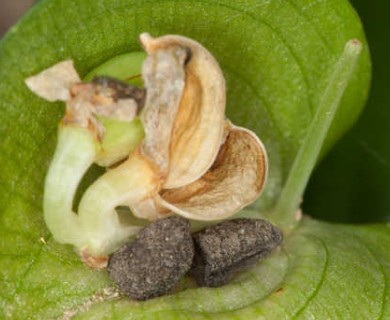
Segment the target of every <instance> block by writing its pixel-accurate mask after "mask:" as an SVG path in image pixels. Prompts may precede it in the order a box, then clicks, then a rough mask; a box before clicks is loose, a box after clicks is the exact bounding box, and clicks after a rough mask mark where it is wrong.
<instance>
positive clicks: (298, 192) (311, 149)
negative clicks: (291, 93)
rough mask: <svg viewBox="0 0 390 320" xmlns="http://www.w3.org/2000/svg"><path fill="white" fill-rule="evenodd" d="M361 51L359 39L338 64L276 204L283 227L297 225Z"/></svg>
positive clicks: (347, 47)
mask: <svg viewBox="0 0 390 320" xmlns="http://www.w3.org/2000/svg"><path fill="white" fill-rule="evenodd" d="M361 51H362V44H361V43H360V42H359V41H358V40H350V41H349V42H348V43H347V44H346V46H345V49H344V51H343V53H342V54H341V56H340V58H339V60H338V62H337V63H336V66H335V68H334V71H333V74H332V75H331V77H330V80H329V83H328V85H327V87H326V89H325V92H324V94H323V96H322V98H321V100H320V105H319V107H318V109H317V112H316V114H315V116H314V119H313V121H312V123H311V125H310V128H309V130H308V132H307V135H306V139H305V140H304V141H303V144H302V146H301V148H300V149H299V151H298V154H297V156H296V158H295V161H294V163H293V166H292V168H291V171H290V174H289V176H288V178H287V182H286V184H285V186H284V188H283V190H282V193H281V195H280V198H279V201H278V203H277V205H276V210H275V213H274V214H275V215H274V220H275V221H278V223H279V226H280V227H282V228H285V229H289V228H292V227H293V226H294V225H295V224H296V223H297V222H298V221H297V218H296V211H297V210H298V209H299V206H300V202H301V198H302V195H303V192H304V190H305V187H306V185H307V182H308V180H309V178H310V175H311V173H312V171H313V169H314V166H315V164H316V162H317V160H318V156H319V154H320V151H321V148H322V146H323V143H324V140H325V138H326V135H327V133H328V131H329V128H330V125H331V123H332V120H333V118H334V115H335V114H336V112H337V110H338V107H339V106H340V101H341V99H342V97H343V94H344V92H345V89H346V88H347V85H348V83H349V81H350V79H351V77H352V74H353V73H354V71H355V68H356V64H357V61H358V58H359V56H360V53H361Z"/></svg>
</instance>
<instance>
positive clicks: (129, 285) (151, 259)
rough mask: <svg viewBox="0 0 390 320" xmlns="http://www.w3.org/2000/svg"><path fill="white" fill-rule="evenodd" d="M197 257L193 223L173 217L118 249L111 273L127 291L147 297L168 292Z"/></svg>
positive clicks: (140, 297) (133, 294)
mask: <svg viewBox="0 0 390 320" xmlns="http://www.w3.org/2000/svg"><path fill="white" fill-rule="evenodd" d="M193 256H194V245H193V241H192V238H191V233H190V225H189V222H188V221H187V220H185V219H183V218H181V217H169V218H165V219H161V220H157V221H156V222H154V223H152V224H150V225H149V226H147V227H146V228H144V229H143V230H141V231H140V233H139V234H138V236H137V238H136V240H135V241H134V242H133V243H132V244H130V245H125V246H123V247H122V248H121V249H119V250H118V251H117V252H115V253H114V254H113V255H112V256H111V257H110V260H109V262H108V273H109V275H110V277H111V278H112V279H113V280H114V281H115V282H116V283H117V284H118V286H119V288H120V290H121V291H122V292H123V293H126V294H127V295H129V296H130V297H131V298H133V299H135V300H146V299H150V298H153V297H157V296H161V295H164V294H166V293H168V292H169V291H170V290H171V289H172V288H173V287H174V286H175V284H177V283H178V281H179V280H180V278H181V277H182V276H183V275H184V274H185V273H186V272H187V271H188V270H189V269H190V268H191V263H192V259H193Z"/></svg>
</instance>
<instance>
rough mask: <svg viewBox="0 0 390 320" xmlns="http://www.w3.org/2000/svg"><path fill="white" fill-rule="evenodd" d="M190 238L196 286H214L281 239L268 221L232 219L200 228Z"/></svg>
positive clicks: (268, 251)
mask: <svg viewBox="0 0 390 320" xmlns="http://www.w3.org/2000/svg"><path fill="white" fill-rule="evenodd" d="M193 238H194V244H195V257H194V262H193V265H192V269H191V273H192V275H193V276H194V278H195V280H196V282H197V283H198V285H200V286H207V287H218V286H221V285H224V284H226V283H228V282H229V281H230V280H231V278H232V276H233V275H234V274H235V273H236V272H237V271H239V270H241V269H243V268H247V267H249V266H251V265H253V264H255V263H257V262H258V261H259V260H260V259H262V258H264V257H265V256H267V255H268V254H269V253H270V252H271V250H272V249H273V248H275V247H276V246H277V245H279V244H280V243H281V242H282V240H283V235H282V233H281V231H280V230H279V229H277V228H276V227H275V226H273V225H272V224H271V223H269V222H268V221H265V220H261V219H235V220H230V221H225V222H222V223H220V224H217V225H215V226H212V227H210V228H207V229H205V230H203V231H200V232H198V233H197V234H195V235H194V237H193Z"/></svg>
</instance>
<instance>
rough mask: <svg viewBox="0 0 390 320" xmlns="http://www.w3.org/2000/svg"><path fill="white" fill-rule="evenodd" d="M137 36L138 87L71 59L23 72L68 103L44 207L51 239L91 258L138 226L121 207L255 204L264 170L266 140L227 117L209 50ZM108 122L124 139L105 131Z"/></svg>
mask: <svg viewBox="0 0 390 320" xmlns="http://www.w3.org/2000/svg"><path fill="white" fill-rule="evenodd" d="M140 43H141V45H142V46H143V48H144V49H145V51H146V53H147V58H146V60H145V62H144V64H143V69H142V78H143V81H144V88H138V87H134V86H130V85H128V84H126V83H122V82H120V81H118V80H115V79H111V78H98V79H95V80H93V81H92V82H86V83H84V82H82V81H81V80H80V77H79V75H78V74H77V72H76V71H75V69H74V66H73V63H72V61H64V62H61V63H59V64H57V65H54V66H53V67H51V68H49V69H48V70H45V71H43V72H42V73H40V74H38V75H36V76H33V77H31V78H28V79H27V80H26V83H27V85H28V87H29V88H30V89H31V90H32V91H33V92H34V93H36V94H37V95H39V96H41V97H42V98H44V99H46V100H48V101H55V100H60V101H65V102H66V111H65V116H64V118H63V120H62V122H61V125H60V129H59V138H58V146H57V150H56V154H55V156H54V159H53V161H52V164H51V167H50V170H49V173H48V176H47V178H46V186H45V198H44V215H45V221H46V223H47V225H48V227H49V229H50V231H51V232H52V234H53V236H54V238H55V239H56V240H57V241H59V242H61V243H70V244H73V245H74V246H76V248H77V249H78V251H79V252H80V255H81V257H82V259H83V260H84V262H85V263H86V264H88V265H90V266H93V267H104V266H105V264H106V263H107V255H108V254H110V253H112V252H113V251H115V250H117V249H118V248H119V247H120V246H121V245H122V244H123V243H125V242H126V241H127V239H128V238H129V237H130V236H132V235H135V234H137V233H138V232H139V227H137V226H134V225H131V224H130V225H129V224H124V223H123V222H122V221H121V219H119V217H118V214H117V212H116V208H117V207H118V206H127V207H129V208H130V209H131V211H132V213H133V214H134V215H135V216H137V217H139V218H142V219H147V220H151V221H153V220H158V219H161V218H165V217H167V216H169V215H173V214H177V215H180V216H183V217H186V218H188V219H194V220H200V221H213V220H221V219H225V218H228V217H230V216H232V215H234V214H235V213H236V212H238V211H239V210H240V209H241V208H243V207H244V206H246V205H248V204H250V203H252V202H253V201H254V200H255V199H256V198H257V197H258V196H259V195H260V193H261V191H262V190H263V188H264V185H265V181H266V177H267V156H266V151H265V148H264V146H263V144H262V143H261V142H260V140H259V139H258V137H257V136H256V135H255V134H254V133H253V132H251V131H250V130H248V129H245V128H241V127H237V126H235V125H234V124H233V123H232V122H230V121H229V120H228V119H226V117H225V103H226V101H225V100H226V88H225V80H224V77H223V74H222V71H221V69H220V67H219V65H218V63H217V62H216V60H215V59H214V57H213V56H212V55H211V54H210V52H209V51H208V50H206V49H205V48H204V47H203V46H201V45H200V44H199V43H197V42H195V41H194V40H191V39H188V38H185V37H182V36H177V35H167V36H162V37H159V38H153V37H151V36H150V35H149V34H146V33H145V34H141V36H140ZM108 122H109V123H110V126H108V125H106V123H108ZM118 127H120V128H121V129H120V130H122V131H120V130H119V129H118ZM122 127H123V128H122ZM140 128H141V130H140ZM113 130H116V131H115V132H116V135H115V136H120V137H121V139H122V140H123V137H126V139H125V140H126V141H125V142H123V141H122V140H121V139H119V138H118V139H112V138H110V139H109V137H112V136H113V134H112V131H113ZM118 130H119V132H120V133H121V134H117V133H118ZM119 141H121V142H119ZM93 163H98V164H100V165H102V166H105V167H107V169H108V170H107V172H106V173H104V174H103V175H102V176H100V177H99V178H98V179H97V180H96V181H95V182H94V183H93V184H92V185H91V186H89V188H88V189H87V190H86V191H85V193H84V194H83V196H82V199H81V201H80V204H79V206H78V210H77V212H74V211H73V209H72V208H73V198H74V194H75V191H76V189H77V187H78V185H79V183H80V181H81V179H82V177H83V175H84V174H85V172H86V170H87V169H88V168H89V167H90V166H91V165H92V164H93ZM54 190H56V191H54Z"/></svg>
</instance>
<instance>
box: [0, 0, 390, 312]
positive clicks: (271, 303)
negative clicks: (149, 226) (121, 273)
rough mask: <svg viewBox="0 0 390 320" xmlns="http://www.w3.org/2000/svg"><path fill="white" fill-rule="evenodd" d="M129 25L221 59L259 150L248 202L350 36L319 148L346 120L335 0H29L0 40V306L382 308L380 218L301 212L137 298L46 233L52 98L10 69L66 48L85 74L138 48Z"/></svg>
mask: <svg viewBox="0 0 390 320" xmlns="http://www.w3.org/2000/svg"><path fill="white" fill-rule="evenodd" d="M143 31H148V32H150V33H151V34H152V35H154V36H157V35H162V34H168V33H177V34H182V35H185V36H188V37H191V38H194V39H196V40H197V41H199V42H201V43H202V44H204V45H205V47H207V48H208V49H209V50H210V51H211V52H212V53H213V54H214V55H215V56H216V58H217V60H218V61H219V62H220V63H221V66H222V69H223V71H224V73H225V76H226V79H227V84H228V116H229V117H230V118H231V119H232V120H233V121H234V122H235V123H237V124H239V125H244V126H246V127H248V128H250V129H252V130H254V131H255V132H256V133H257V134H258V135H259V136H260V137H261V138H262V140H263V141H264V143H265V145H266V147H267V150H268V152H269V157H270V163H271V170H270V176H269V182H268V186H267V191H266V192H265V194H264V196H263V197H262V198H261V199H260V201H259V202H258V203H257V204H256V205H255V206H254V207H255V208H256V209H257V210H258V209H259V208H261V209H263V210H266V209H271V208H272V207H273V205H274V203H275V201H276V200H277V199H278V196H279V194H280V191H281V189H282V187H283V185H284V183H285V181H286V179H287V176H288V173H289V170H290V168H291V165H292V163H293V160H294V158H295V156H296V155H297V153H298V150H299V147H300V145H301V143H302V141H303V140H304V138H305V136H306V134H307V130H308V127H309V124H310V123H311V120H312V119H313V116H314V113H315V111H316V108H317V107H318V105H319V101H320V99H321V97H322V95H323V92H324V90H325V87H326V85H327V83H328V81H329V79H330V77H331V74H332V70H333V67H334V65H335V63H336V61H337V59H338V58H339V56H340V54H341V52H342V50H343V49H344V45H345V43H346V42H347V41H348V40H350V39H352V38H357V39H360V40H361V41H362V42H363V44H364V52H363V54H362V56H361V58H360V60H359V62H358V67H357V68H358V69H357V71H356V74H355V75H354V77H353V78H352V80H351V82H350V84H349V86H348V88H347V91H346V93H345V95H344V97H343V100H342V104H341V107H340V108H339V111H338V114H337V115H336V119H335V121H334V123H333V125H332V127H331V131H330V133H329V135H328V137H327V141H326V145H325V146H324V148H323V152H325V151H327V150H328V149H329V148H330V147H331V145H333V144H334V143H335V141H336V140H337V139H338V138H339V137H340V136H341V135H342V134H343V133H344V132H345V131H346V130H347V129H348V128H349V127H350V126H351V125H352V124H353V122H354V121H355V120H356V118H357V116H358V115H359V113H360V110H361V107H362V106H363V103H364V100H365V98H366V96H367V86H368V81H369V74H370V63H369V59H368V49H367V46H366V45H365V39H364V34H363V30H362V27H361V24H360V21H359V19H358V17H357V15H356V14H355V12H354V11H353V10H352V9H351V7H350V4H349V3H348V2H347V1H345V0H319V1H315V2H312V1H308V0H289V1H281V0H276V1H269V0H245V1H240V2H239V3H237V1H233V0H223V1H222V0H219V1H180V2H179V1H161V0H160V1H157V0H155V1H131V0H115V1H114V0H105V1H104V0H97V1H92V0H86V1H82V2H81V1H76V0H42V1H40V2H39V3H38V4H37V5H36V6H35V8H34V9H33V10H32V11H31V12H30V13H29V14H27V15H26V16H25V17H24V19H23V20H22V21H21V22H20V23H19V24H18V25H16V26H15V27H14V28H13V29H11V31H10V32H9V33H8V35H7V36H6V37H5V38H4V39H3V40H2V41H1V43H0V79H1V82H0V97H1V99H0V137H1V144H0V181H1V184H0V189H1V192H0V212H1V216H0V232H1V238H0V282H1V289H0V318H11V319H30V318H35V319H36V318H39V319H45V318H47V319H49V318H60V317H62V316H64V315H67V316H70V315H72V314H73V313H74V312H75V313H76V314H77V316H78V317H80V318H87V319H91V318H99V317H100V318H114V319H116V318H117V319H123V318H134V319H137V318H139V319H148V318H150V319H158V318H164V319H169V318H172V319H187V318H190V319H196V318H211V317H212V318H213V319H214V317H215V318H217V319H218V318H222V319H225V318H226V319H229V318H242V319H253V318H261V317H264V318H265V319H281V318H289V317H292V318H293V317H294V316H296V317H297V318H301V319H307V318H310V317H316V318H324V317H326V318H340V319H349V318H350V319H356V318H362V319H371V318H376V317H377V318H380V317H382V318H385V317H386V316H389V314H390V310H389V301H388V296H389V289H388V288H389V285H388V281H389V280H388V279H389V274H388V273H389V270H390V268H389V264H390V262H389V261H390V256H389V253H388V250H385V249H384V248H383V246H382V243H388V242H389V240H390V239H389V238H390V236H389V230H388V228H387V227H384V226H382V227H380V226H378V227H374V226H373V227H361V228H359V227H348V226H334V225H328V224H324V223H318V222H314V221H309V220H305V222H304V223H303V224H302V225H301V226H300V227H299V228H298V229H296V230H295V231H293V233H291V234H290V235H288V236H287V238H286V242H285V245H284V246H283V248H282V250H279V251H278V252H275V253H274V254H273V255H272V256H271V257H270V258H269V259H267V260H266V261H264V263H262V264H260V265H258V266H257V267H255V268H253V269H252V270H250V271H248V272H246V273H243V274H241V275H240V276H239V277H238V278H237V279H236V280H235V281H234V282H233V283H231V284H229V285H228V286H226V287H222V288H220V289H194V288H191V283H190V281H185V282H184V283H183V284H182V289H183V290H184V291H181V293H178V294H175V295H172V296H167V297H163V298H159V299H155V300H152V301H149V302H145V303H133V302H130V301H129V300H127V299H122V298H121V299H118V298H116V294H115V291H113V289H112V288H113V284H112V283H111V282H110V281H109V279H108V277H107V275H106V273H105V272H104V271H102V272H97V271H91V270H89V269H87V268H86V267H84V266H83V265H82V264H81V263H80V262H79V259H78V257H77V255H76V254H75V253H74V252H73V250H72V249H71V248H70V247H68V246H62V245H58V244H56V243H54V241H53V240H51V238H50V235H49V232H48V231H47V229H46V227H45V225H44V222H43V215H42V208H41V204H42V191H43V190H42V188H43V181H44V177H45V173H46V171H47V168H48V164H49V161H50V159H51V157H52V154H53V151H54V147H55V143H56V132H57V123H58V121H59V120H60V118H61V114H62V112H63V106H62V105H61V104H55V105H53V104H50V103H47V102H45V101H43V100H41V99H39V98H38V97H36V96H34V95H33V94H32V93H30V92H29V91H28V90H27V88H26V86H25V85H24V82H23V80H24V79H25V78H26V77H27V76H31V75H33V74H35V73H37V72H39V71H41V70H43V69H45V68H47V67H49V66H51V65H53V64H55V63H56V62H59V61H61V60H64V59H69V58H72V59H74V60H75V64H76V68H77V70H78V71H79V72H80V73H81V75H82V76H85V75H86V74H88V72H90V71H91V70H92V69H94V68H96V67H97V66H99V65H101V64H102V63H104V62H105V61H107V60H108V59H110V58H112V57H115V56H118V55H121V54H123V53H127V52H131V51H139V50H140V48H139V45H138V43H137V36H138V34H139V33H141V32H143ZM336 31H337V32H336ZM256 212H257V211H256ZM356 279H359V280H360V279H361V281H359V282H358V283H357V284H356ZM101 300H103V301H101Z"/></svg>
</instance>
